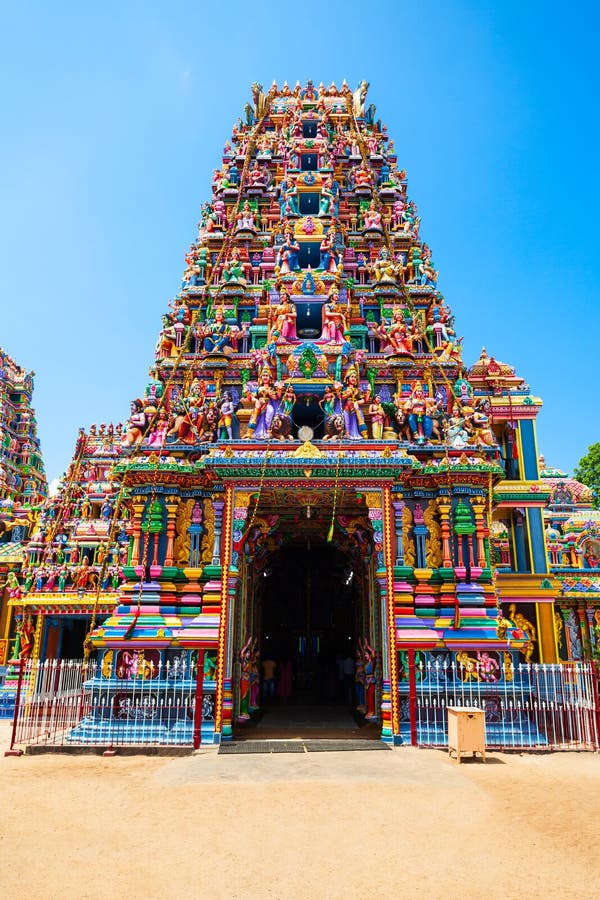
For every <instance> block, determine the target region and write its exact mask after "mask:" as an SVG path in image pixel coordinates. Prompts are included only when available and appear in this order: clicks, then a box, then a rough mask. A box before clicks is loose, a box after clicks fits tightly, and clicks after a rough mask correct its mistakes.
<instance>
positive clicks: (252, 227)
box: [236, 200, 256, 231]
mask: <svg viewBox="0 0 600 900" xmlns="http://www.w3.org/2000/svg"><path fill="white" fill-rule="evenodd" d="M236 231H256V222H255V219H254V213H253V211H252V207H251V206H250V203H249V202H248V201H247V200H246V202H245V203H244V205H243V206H242V208H241V209H240V211H239V212H238V214H237V216H236Z"/></svg>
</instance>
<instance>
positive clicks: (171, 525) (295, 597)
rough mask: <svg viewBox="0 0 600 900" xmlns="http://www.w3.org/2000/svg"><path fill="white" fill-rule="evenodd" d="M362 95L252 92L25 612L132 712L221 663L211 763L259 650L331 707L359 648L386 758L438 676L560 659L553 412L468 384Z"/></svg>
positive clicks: (212, 682)
mask: <svg viewBox="0 0 600 900" xmlns="http://www.w3.org/2000/svg"><path fill="white" fill-rule="evenodd" d="M367 87H368V86H367V84H366V83H365V82H363V83H362V84H361V85H360V86H359V87H358V89H357V90H356V91H354V92H352V91H351V90H350V89H349V88H348V87H347V85H346V84H345V83H344V84H343V85H342V86H341V87H340V88H338V87H336V86H335V85H331V86H330V87H329V88H325V87H324V86H323V85H320V86H319V87H316V86H315V85H313V84H312V82H308V83H307V85H306V86H304V87H300V85H297V86H296V88H295V89H294V90H291V89H290V88H289V87H288V86H287V85H284V86H283V87H282V88H278V87H277V86H276V85H273V87H272V88H271V89H270V90H269V91H268V92H264V91H263V89H262V86H260V85H253V88H252V103H251V104H248V105H247V107H246V117H245V121H242V120H238V122H237V123H236V125H235V126H234V129H233V134H232V136H231V140H230V141H228V142H227V143H226V144H225V148H224V151H223V156H222V160H221V164H220V166H219V168H218V169H217V170H215V172H214V176H213V184H212V197H211V199H210V201H208V202H206V203H205V204H204V205H203V206H202V211H201V220H200V223H199V228H198V235H197V238H196V240H195V241H194V242H193V243H192V244H191V246H190V248H189V250H188V252H187V254H186V257H185V271H184V275H183V280H182V282H181V287H180V290H179V292H178V293H177V295H176V296H175V298H174V299H173V301H172V302H171V304H170V306H169V309H168V311H167V312H166V313H165V315H164V316H163V325H162V330H161V332H160V336H159V340H158V343H157V346H156V352H155V361H154V365H153V366H152V369H151V372H150V375H151V380H150V382H149V383H148V384H147V386H146V388H145V390H144V391H143V392H142V393H141V395H140V397H139V398H137V399H135V400H134V401H133V402H132V405H131V416H130V419H129V422H128V424H127V425H126V426H125V427H124V428H123V429H121V428H120V427H117V428H116V429H111V430H110V434H109V433H108V432H106V433H103V434H102V435H100V433H99V430H98V429H95V430H94V433H93V434H90V435H85V434H82V435H81V436H80V439H79V441H78V447H77V451H76V454H75V458H74V461H73V463H72V465H71V468H70V470H69V473H68V475H67V478H66V479H65V481H64V483H63V485H62V487H61V490H60V491H59V495H58V497H57V499H56V500H55V502H54V504H53V505H52V506H51V507H49V508H48V510H47V511H46V514H45V516H44V517H43V518H42V521H41V523H40V529H39V531H38V533H37V534H36V536H35V540H34V541H32V543H31V545H30V563H29V568H28V570H27V573H26V580H27V583H26V584H24V585H22V587H21V592H20V594H19V596H18V597H16V598H15V600H14V602H15V603H20V604H26V605H27V607H28V608H29V609H30V610H32V612H34V613H35V614H36V615H37V616H38V620H42V619H44V618H46V617H47V618H48V622H47V623H46V625H45V626H42V625H39V626H38V630H39V634H40V644H42V643H43V641H46V646H47V647H48V641H49V640H50V638H49V637H48V635H49V634H50V629H51V628H52V627H55V626H54V625H51V624H50V622H51V621H52V617H53V616H54V617H56V610H58V611H60V610H62V611H63V612H64V611H65V610H68V611H69V614H70V615H77V614H78V613H81V614H83V615H85V616H89V617H90V618H91V631H90V634H89V636H88V638H87V641H86V647H87V650H88V652H89V651H93V652H95V653H97V654H98V655H99V657H100V658H101V660H102V673H103V675H102V678H103V680H104V687H105V688H106V686H107V685H108V687H109V689H110V688H111V686H114V691H115V696H117V694H118V696H119V697H123V696H124V695H126V694H127V691H128V689H129V688H128V685H130V684H132V683H135V682H136V680H139V679H144V680H147V679H152V678H161V677H162V673H164V671H165V670H164V669H163V668H162V667H163V665H164V664H166V663H168V664H169V666H170V667H171V671H175V672H177V673H180V672H181V671H187V672H188V674H189V675H190V676H191V677H192V680H193V678H194V677H195V672H196V667H197V660H198V654H199V653H200V652H201V653H202V654H203V658H204V661H205V662H204V690H205V693H206V695H207V696H206V697H205V700H206V699H208V701H209V702H206V703H205V708H204V719H205V721H204V725H203V731H204V733H205V737H208V738H209V739H212V740H215V741H220V740H222V739H227V738H229V737H231V735H232V733H233V731H234V728H235V725H236V722H244V721H246V720H247V719H248V717H249V716H251V714H252V709H253V706H254V705H255V703H256V692H255V691H253V690H252V685H253V682H254V680H255V676H256V672H257V665H258V658H259V654H260V652H261V651H262V652H269V654H270V655H271V654H272V653H273V652H277V653H279V654H280V655H284V654H285V655H288V656H289V655H295V656H296V657H297V666H298V672H299V674H301V675H302V679H303V682H302V683H303V684H304V685H305V686H306V690H307V692H309V693H310V691H311V690H312V691H313V694H314V691H315V689H316V688H315V684H316V682H315V678H316V673H317V671H320V672H322V671H323V666H326V665H327V664H328V662H331V660H332V657H334V656H335V654H336V653H337V654H339V653H340V652H342V651H345V652H347V650H348V648H350V647H351V648H352V652H353V653H355V654H356V656H357V660H358V667H357V671H360V673H361V677H360V679H359V680H360V684H361V691H362V694H361V703H360V704H359V707H360V709H361V711H362V712H363V714H364V715H365V717H366V718H367V719H368V720H371V721H374V722H377V723H379V726H380V728H381V736H382V738H383V739H384V740H387V741H390V742H397V741H400V740H401V739H402V736H403V735H406V729H407V728H408V722H407V713H406V698H407V696H408V692H409V690H410V686H411V684H413V685H414V682H415V679H416V678H418V677H421V676H422V673H423V671H424V670H423V662H424V661H425V659H426V658H429V659H430V660H431V659H434V660H436V661H437V663H438V671H439V673H441V675H443V677H449V676H450V672H456V673H457V674H456V677H458V678H461V677H463V674H462V673H467V672H470V673H472V672H473V671H474V670H477V668H478V667H479V666H485V672H486V682H487V681H490V682H496V683H497V682H502V681H503V679H507V680H508V679H511V678H512V677H513V671H514V664H515V663H516V662H517V661H518V659H519V658H523V657H525V658H526V659H536V660H541V661H546V662H551V661H554V660H556V658H557V656H556V652H557V650H556V636H555V631H554V616H553V605H554V601H555V597H556V591H555V587H556V586H555V583H554V582H552V581H551V580H549V578H548V574H549V573H548V565H547V558H546V549H545V544H544V529H543V522H542V509H543V507H544V505H545V502H546V501H547V497H548V493H549V492H548V491H547V490H545V489H544V485H543V484H542V483H541V482H540V480H539V470H538V462H537V451H536V446H535V416H536V415H537V412H538V411H539V408H540V406H541V402H540V401H539V400H538V399H537V398H535V397H532V396H531V395H530V392H529V388H528V386H527V385H526V384H525V383H524V381H523V380H522V379H521V378H519V377H518V376H517V375H516V374H515V372H514V370H513V369H512V368H511V367H510V366H507V365H505V364H502V363H498V362H497V361H496V360H494V358H493V357H490V356H488V355H487V353H486V352H485V351H483V352H482V354H481V358H480V359H479V360H478V362H477V363H476V364H475V365H474V366H473V367H472V368H471V370H467V369H466V368H465V366H464V363H463V359H462V347H461V340H462V339H459V338H458V337H457V335H456V330H455V325H454V316H453V314H452V311H451V309H450V308H449V306H448V304H447V303H446V302H445V299H444V297H443V295H442V294H441V293H440V291H439V289H438V287H437V277H438V275H437V272H436V270H435V266H434V263H433V260H432V251H431V249H430V248H429V247H428V245H427V244H426V243H424V242H423V240H422V239H421V234H420V231H421V229H420V225H421V222H420V217H419V214H418V210H417V207H416V205H415V203H414V201H413V200H412V199H411V198H410V196H409V193H408V185H407V180H406V173H405V172H404V171H403V170H402V169H400V168H399V167H398V162H397V157H396V153H395V150H394V146H393V141H391V140H389V138H388V135H387V131H386V127H385V125H383V124H382V123H381V121H380V120H378V119H377V118H376V113H375V108H374V106H372V105H371V106H368V105H367V103H366V93H367ZM114 591H118V592H119V600H118V605H117V606H116V608H115V609H114V611H113V612H112V615H110V616H108V617H107V612H108V609H109V608H111V607H113V605H114V601H113V597H114V594H111V592H114ZM523 603H527V604H529V605H530V606H531V609H532V610H533V614H532V615H529V616H526V615H519V607H520V605H521V604H523ZM526 611H528V612H529V607H527V610H526ZM532 616H533V621H532ZM54 621H56V618H55V619H54ZM52 640H54V638H52ZM269 641H271V642H272V643H271V644H269V643H268V642H269ZM346 642H348V643H346ZM319 667H320V668H319ZM440 677H441V676H440ZM464 677H467V676H466V675H465V676H464ZM468 677H472V676H471V675H469V676H468ZM115 703H116V701H115ZM119 704H120V705H121V708H122V703H121V701H119ZM180 726H181V729H182V733H183V732H184V731H185V728H186V727H187V725H186V723H185V722H182V723H180ZM107 727H109V726H108V725H107V723H106V720H105V719H104V720H100V719H98V720H94V719H93V718H92V719H91V720H90V721H88V722H86V723H85V725H83V726H82V729H83V730H85V731H86V733H87V734H88V735H89V736H92V737H93V735H97V736H99V737H101V736H102V734H103V733H104V732H103V729H106V728H107ZM131 727H132V728H135V716H132V723H131ZM144 727H145V729H146V731H147V730H148V727H149V726H148V722H147V721H146V722H145V726H144ZM155 727H156V735H157V736H160V732H161V728H163V727H164V726H163V723H161V722H160V721H158V720H157V722H156V724H155ZM90 739H91V737H90Z"/></svg>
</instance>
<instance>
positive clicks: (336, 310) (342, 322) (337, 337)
mask: <svg viewBox="0 0 600 900" xmlns="http://www.w3.org/2000/svg"><path fill="white" fill-rule="evenodd" d="M338 296H339V295H338V292H337V291H336V290H332V291H331V293H330V295H329V297H328V299H327V302H326V303H324V304H323V313H322V315H323V331H322V334H321V340H324V341H332V342H333V343H340V344H341V343H343V342H344V341H345V340H346V337H345V335H346V334H347V333H348V331H349V329H348V322H347V319H346V316H345V315H344V313H343V311H342V308H341V306H340V305H339V304H338V302H337V300H338Z"/></svg>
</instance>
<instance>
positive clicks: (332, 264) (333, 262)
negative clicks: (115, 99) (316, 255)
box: [319, 225, 340, 275]
mask: <svg viewBox="0 0 600 900" xmlns="http://www.w3.org/2000/svg"><path fill="white" fill-rule="evenodd" d="M339 262H340V254H339V251H338V248H337V247H336V244H335V227H334V226H333V225H330V227H329V228H328V229H327V231H326V232H325V235H324V237H323V240H322V241H321V255H320V259H319V271H320V272H327V273H330V274H333V275H335V274H336V273H337V271H338V266H339Z"/></svg>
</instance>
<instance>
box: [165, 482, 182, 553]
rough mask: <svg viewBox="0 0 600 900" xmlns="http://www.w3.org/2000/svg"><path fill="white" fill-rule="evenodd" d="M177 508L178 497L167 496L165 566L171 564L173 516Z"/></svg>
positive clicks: (173, 530)
mask: <svg viewBox="0 0 600 900" xmlns="http://www.w3.org/2000/svg"><path fill="white" fill-rule="evenodd" d="M178 508H179V498H178V497H167V498H166V500H165V509H166V510H167V549H166V551H165V562H164V565H165V566H172V565H173V544H174V541H175V517H176V515H177V510H178Z"/></svg>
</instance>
